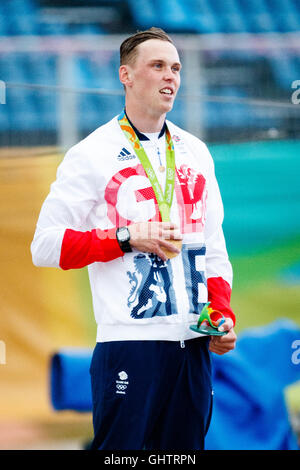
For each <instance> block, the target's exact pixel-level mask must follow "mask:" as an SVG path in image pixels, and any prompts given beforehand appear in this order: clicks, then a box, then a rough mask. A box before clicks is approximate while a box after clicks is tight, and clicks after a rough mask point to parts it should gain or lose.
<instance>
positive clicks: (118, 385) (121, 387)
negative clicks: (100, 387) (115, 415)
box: [116, 384, 127, 390]
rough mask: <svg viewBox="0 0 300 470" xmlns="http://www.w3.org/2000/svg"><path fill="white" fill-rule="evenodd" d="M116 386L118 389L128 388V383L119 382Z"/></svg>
mask: <svg viewBox="0 0 300 470" xmlns="http://www.w3.org/2000/svg"><path fill="white" fill-rule="evenodd" d="M116 387H117V389H118V390H126V388H127V385H121V384H117V385H116Z"/></svg>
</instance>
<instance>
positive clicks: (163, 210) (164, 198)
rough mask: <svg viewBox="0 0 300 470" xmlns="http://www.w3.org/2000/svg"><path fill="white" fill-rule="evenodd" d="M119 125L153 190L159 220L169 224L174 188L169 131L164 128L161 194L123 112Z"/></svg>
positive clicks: (156, 180) (172, 149)
mask: <svg viewBox="0 0 300 470" xmlns="http://www.w3.org/2000/svg"><path fill="white" fill-rule="evenodd" d="M118 121H119V125H120V127H121V129H122V131H123V132H124V134H125V136H126V137H127V139H128V141H129V142H130V144H131V146H132V147H133V150H134V152H135V154H136V155H137V157H138V159H139V160H140V162H141V164H142V166H143V168H144V170H145V172H146V174H147V176H148V178H149V181H150V183H151V186H152V188H153V191H154V194H155V197H156V200H157V204H158V208H159V212H160V215H161V219H162V221H163V222H170V212H171V206H172V200H173V194H174V186H175V151H174V144H173V141H172V138H171V134H170V131H169V129H168V127H167V126H166V163H167V168H166V186H165V193H163V191H162V188H161V185H160V184H159V181H158V179H157V176H156V174H155V171H154V170H153V167H152V165H151V163H150V160H149V158H148V156H147V154H146V152H145V150H144V148H143V146H142V145H141V143H140V141H139V139H138V137H137V135H136V133H135V131H134V129H133V128H132V126H131V124H130V122H129V121H128V119H127V117H126V114H125V112H124V111H123V112H122V113H121V114H120V116H119V117H118Z"/></svg>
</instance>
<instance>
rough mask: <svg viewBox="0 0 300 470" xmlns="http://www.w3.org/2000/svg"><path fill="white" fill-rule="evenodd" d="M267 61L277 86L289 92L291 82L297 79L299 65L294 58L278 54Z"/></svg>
mask: <svg viewBox="0 0 300 470" xmlns="http://www.w3.org/2000/svg"><path fill="white" fill-rule="evenodd" d="M268 60H269V63H270V67H271V70H272V73H273V76H274V79H275V82H276V83H277V85H278V86H279V87H281V88H283V89H289V90H291V84H292V82H293V81H294V80H296V79H297V78H299V65H298V61H297V60H295V57H293V56H291V55H289V54H285V53H283V54H280V53H278V54H276V55H273V56H271V57H270V58H269V59H268Z"/></svg>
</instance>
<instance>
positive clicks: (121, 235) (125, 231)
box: [118, 227, 129, 242]
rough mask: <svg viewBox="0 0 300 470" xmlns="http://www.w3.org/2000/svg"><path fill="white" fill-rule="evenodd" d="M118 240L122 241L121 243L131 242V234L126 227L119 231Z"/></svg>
mask: <svg viewBox="0 0 300 470" xmlns="http://www.w3.org/2000/svg"><path fill="white" fill-rule="evenodd" d="M118 239H119V240H120V242H126V241H127V240H129V233H128V229H127V228H126V227H123V228H120V229H119V230H118Z"/></svg>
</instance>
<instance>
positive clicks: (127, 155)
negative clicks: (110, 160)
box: [117, 147, 136, 161]
mask: <svg viewBox="0 0 300 470" xmlns="http://www.w3.org/2000/svg"><path fill="white" fill-rule="evenodd" d="M117 158H118V160H119V161H124V160H132V159H133V158H136V156H135V155H133V154H132V153H130V152H128V150H127V149H126V148H125V147H123V148H122V150H121V152H120V153H119V155H118V157H117Z"/></svg>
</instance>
